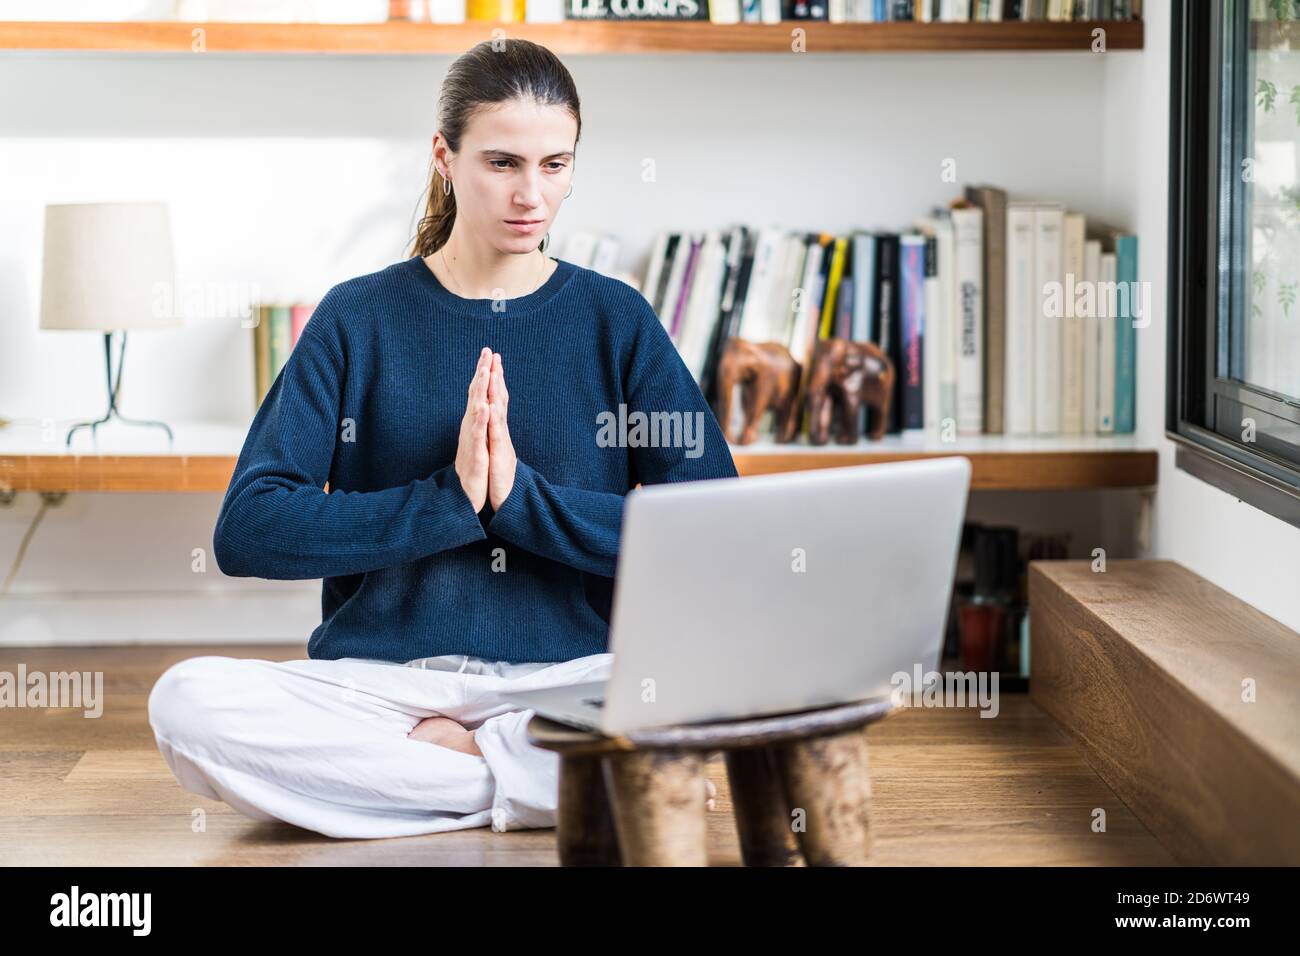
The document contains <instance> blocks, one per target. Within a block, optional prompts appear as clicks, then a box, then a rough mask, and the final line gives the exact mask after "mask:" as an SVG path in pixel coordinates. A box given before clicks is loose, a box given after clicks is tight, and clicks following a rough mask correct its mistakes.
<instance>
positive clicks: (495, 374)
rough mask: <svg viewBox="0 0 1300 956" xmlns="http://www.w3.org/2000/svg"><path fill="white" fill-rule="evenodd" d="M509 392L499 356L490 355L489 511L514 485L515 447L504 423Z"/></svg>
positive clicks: (503, 498) (497, 354)
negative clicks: (490, 505) (490, 506)
mask: <svg viewBox="0 0 1300 956" xmlns="http://www.w3.org/2000/svg"><path fill="white" fill-rule="evenodd" d="M509 400H510V393H509V392H507V391H506V374H505V369H504V367H503V366H502V364H501V353H500V352H493V353H492V371H491V373H490V374H489V375H488V403H489V404H490V405H491V406H492V411H491V414H490V415H488V501H490V502H491V504H492V510H493V511H499V510H500V509H501V504H502V502H504V501H505V500H506V498H508V497H510V489H511V488H513V487H514V485H515V462H516V460H517V459H516V458H515V446H514V444H513V443H512V442H511V441H510V428H509V426H508V425H507V424H506V405H507V403H508V402H509Z"/></svg>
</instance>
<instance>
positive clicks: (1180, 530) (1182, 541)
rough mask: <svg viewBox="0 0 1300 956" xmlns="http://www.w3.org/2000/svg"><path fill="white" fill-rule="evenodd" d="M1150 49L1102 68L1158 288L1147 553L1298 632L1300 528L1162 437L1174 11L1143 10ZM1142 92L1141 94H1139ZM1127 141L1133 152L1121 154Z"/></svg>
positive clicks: (1145, 395)
mask: <svg viewBox="0 0 1300 956" xmlns="http://www.w3.org/2000/svg"><path fill="white" fill-rule="evenodd" d="M1144 10H1145V16H1146V49H1145V51H1144V52H1143V54H1142V56H1141V57H1116V58H1113V59H1111V60H1110V61H1108V64H1107V70H1106V92H1105V99H1106V114H1107V116H1108V118H1109V120H1110V123H1111V124H1112V125H1111V126H1110V128H1109V130H1108V139H1109V141H1110V144H1111V148H1109V149H1108V150H1107V152H1106V187H1105V191H1106V194H1107V196H1108V197H1109V198H1110V199H1111V201H1113V202H1115V203H1116V205H1117V207H1118V208H1128V209H1133V210H1135V219H1136V221H1135V225H1136V226H1137V229H1138V231H1139V240H1138V243H1139V249H1140V252H1139V257H1140V260H1141V264H1140V278H1142V279H1146V280H1149V281H1150V282H1151V284H1152V293H1153V294H1152V303H1153V313H1154V314H1153V318H1152V322H1151V325H1150V327H1149V328H1145V329H1139V330H1138V353H1137V356H1138V431H1139V433H1140V435H1141V437H1142V440H1143V443H1144V444H1148V445H1149V446H1151V447H1155V448H1158V449H1159V452H1160V476H1159V482H1160V483H1159V490H1158V492H1157V494H1156V496H1155V515H1154V521H1153V537H1152V541H1151V548H1150V549H1149V551H1148V552H1147V553H1146V554H1145V555H1144V556H1145V557H1154V558H1167V559H1169V560H1173V561H1177V562H1179V563H1180V564H1183V565H1185V566H1186V567H1188V568H1190V569H1191V570H1193V571H1195V572H1196V573H1197V574H1200V575H1202V576H1204V577H1206V578H1208V579H1209V580H1210V581H1213V582H1214V583H1215V584H1217V585H1219V586H1220V587H1222V588H1224V589H1225V590H1228V591H1231V592H1232V593H1233V594H1235V595H1237V596H1238V597H1240V598H1241V599H1242V600H1244V601H1246V602H1248V603H1250V604H1253V605H1255V606H1256V607H1258V608H1259V609H1260V610H1261V611H1263V612H1264V613H1265V614H1268V615H1270V616H1271V617H1274V618H1276V619H1277V620H1279V621H1281V622H1282V623H1283V624H1285V625H1287V626H1288V627H1290V628H1293V629H1295V630H1298V631H1300V528H1296V527H1294V526H1292V525H1289V524H1287V523H1286V522H1284V521H1279V520H1278V519H1276V518H1273V517H1271V516H1269V515H1267V514H1265V513H1264V512H1262V511H1260V510H1259V509H1257V508H1254V507H1252V506H1251V505H1248V504H1245V503H1243V502H1241V501H1238V500H1237V499H1236V498H1234V497H1233V496H1231V495H1229V494H1227V493H1226V492H1223V491H1220V490H1218V489H1217V488H1214V487H1213V486H1211V485H1208V484H1206V483H1205V482H1203V481H1200V480H1198V479H1196V478H1193V477H1192V476H1191V475H1189V474H1187V473H1186V472H1185V471H1181V470H1179V469H1177V468H1175V467H1174V448H1175V445H1174V443H1173V442H1172V441H1170V440H1169V439H1168V438H1166V437H1165V434H1164V421H1165V380H1166V378H1165V346H1166V332H1167V323H1168V314H1167V302H1168V296H1167V294H1166V293H1167V286H1168V256H1167V240H1168V233H1167V230H1168V226H1169V220H1168V209H1167V206H1168V202H1167V200H1168V189H1169V168H1168V155H1169V54H1170V16H1169V14H1170V7H1169V4H1168V2H1167V0H1166V2H1155V3H1147V4H1145V5H1144ZM1135 91H1140V94H1138V93H1135ZM1120 143H1128V144H1129V148H1128V149H1121V148H1117V147H1118V146H1119V144H1120Z"/></svg>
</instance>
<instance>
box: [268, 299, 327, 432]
mask: <svg viewBox="0 0 1300 956" xmlns="http://www.w3.org/2000/svg"><path fill="white" fill-rule="evenodd" d="M314 311H316V304H315V303H312V304H310V305H304V304H302V303H288V304H286V303H274V304H270V305H257V306H254V307H253V318H254V320H255V324H254V326H253V392H254V398H253V407H254V408H259V407H261V404H262V399H264V398H266V393H267V392H268V391H270V390H271V384H272V383H273V382H274V381H275V378H276V376H277V375H279V374H280V370H281V369H282V368H284V363H285V362H287V361H288V360H289V353H290V352H292V351H293V347H294V346H295V345H297V344H298V338H299V337H300V336H301V335H302V330H303V326H305V325H306V324H307V320H308V319H310V318H311V314H312V313H313V312H314Z"/></svg>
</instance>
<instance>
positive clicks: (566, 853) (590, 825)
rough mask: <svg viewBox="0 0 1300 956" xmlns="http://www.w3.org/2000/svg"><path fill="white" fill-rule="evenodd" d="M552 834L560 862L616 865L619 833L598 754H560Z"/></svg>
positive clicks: (566, 864) (620, 861)
mask: <svg viewBox="0 0 1300 956" xmlns="http://www.w3.org/2000/svg"><path fill="white" fill-rule="evenodd" d="M558 809H559V813H558V818H557V820H556V826H555V836H556V842H557V844H558V850H559V854H560V866H619V865H620V864H621V863H622V859H621V858H620V856H619V852H618V837H617V835H616V834H615V832H614V816H613V812H612V811H611V809H610V805H609V795H608V794H607V793H606V792H605V776H604V773H603V771H602V769H601V758H600V757H580V756H575V757H561V758H560V802H559V808H558Z"/></svg>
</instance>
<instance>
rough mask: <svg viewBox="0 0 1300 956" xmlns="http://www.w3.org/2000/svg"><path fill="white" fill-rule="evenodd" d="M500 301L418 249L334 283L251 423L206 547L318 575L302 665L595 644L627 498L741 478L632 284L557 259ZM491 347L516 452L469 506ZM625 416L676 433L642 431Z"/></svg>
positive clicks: (240, 567) (271, 572) (285, 574)
mask: <svg viewBox="0 0 1300 956" xmlns="http://www.w3.org/2000/svg"><path fill="white" fill-rule="evenodd" d="M497 306H498V308H497V309H495V310H494V308H493V300H492V299H463V298H461V297H459V296H457V295H455V294H453V293H452V292H450V291H449V290H447V289H446V288H444V287H443V286H442V284H441V283H439V281H438V279H437V278H436V277H435V276H434V274H433V272H432V271H431V270H430V269H429V267H428V266H427V265H426V264H425V262H424V260H423V259H421V258H420V257H419V256H412V257H411V258H410V259H407V260H405V261H403V262H397V263H394V264H393V265H390V266H388V267H387V268H385V269H382V270H380V271H378V272H374V273H370V274H368V275H363V276H358V277H356V278H354V279H349V280H347V281H345V282H342V283H339V284H338V285H335V286H334V287H332V288H331V289H330V290H329V291H328V292H327V293H326V294H325V296H324V297H323V298H322V299H321V301H320V304H319V305H318V306H317V307H316V310H315V312H314V313H313V314H312V317H311V320H310V321H309V322H308V323H307V325H306V327H305V328H304V329H303V331H302V335H301V338H300V339H299V340H298V342H297V343H296V344H295V346H294V348H293V351H292V352H291V353H290V355H289V359H288V361H287V362H286V363H285V365H284V368H283V369H281V371H280V373H279V375H277V376H276V379H275V381H274V383H273V384H272V385H271V388H270V391H269V392H268V393H267V395H266V397H265V399H264V400H263V402H262V404H261V407H260V408H259V409H258V411H257V414H256V416H255V417H254V418H253V423H252V426H251V427H250V429H249V432H248V437H247V438H246V440H245V442H244V447H243V450H242V451H241V453H240V455H239V461H238V462H237V464H236V466H235V473H234V476H233V477H232V478H231V481H230V488H229V490H228V491H227V492H226V496H225V499H224V501H223V502H222V505H221V513H220V515H219V516H218V518H217V526H216V531H215V534H214V540H213V549H214V554H215V557H216V561H217V565H218V566H219V567H220V568H221V570H222V571H223V572H224V573H226V574H229V575H236V576H255V577H261V578H279V579H286V580H288V579H304V578H322V579H323V593H322V596H321V617H322V620H321V623H320V626H319V627H317V628H316V629H315V630H314V631H313V632H312V634H311V638H310V640H309V641H308V644H307V653H308V655H309V656H310V657H313V658H326V659H337V658H341V657H368V658H378V659H382V660H392V661H402V662H405V661H409V660H413V659H415V658H419V657H431V656H434V655H440V654H473V655H475V656H478V657H485V658H488V659H491V660H505V661H561V660H569V659H572V658H575V657H581V656H584V655H587V654H595V653H600V652H603V651H607V650H608V649H609V647H608V631H609V616H610V605H611V601H612V597H613V586H614V582H613V578H614V574H615V568H616V560H617V557H618V545H619V534H620V530H621V524H622V517H623V496H624V495H625V494H626V493H627V492H628V491H629V490H630V489H632V488H634V487H635V486H636V485H637V484H638V483H641V484H646V485H651V484H658V483H660V482H667V481H690V480H698V479H708V478H734V477H736V467H735V463H734V462H733V461H732V458H731V453H730V450H729V449H728V447H727V443H726V441H725V439H724V438H723V436H722V432H721V429H720V428H719V427H718V423H717V420H716V419H715V418H714V416H713V413H712V412H711V411H710V409H709V407H708V405H707V404H706V403H705V400H704V397H703V395H701V393H700V389H699V386H698V385H697V384H696V382H695V380H694V378H693V377H692V376H691V374H690V372H689V370H688V369H687V368H686V365H685V364H684V363H683V362H682V359H681V357H680V356H679V355H678V352H677V349H676V347H675V346H674V345H673V343H672V341H671V339H669V337H668V333H667V332H666V330H665V329H664V327H663V325H662V324H661V323H660V321H659V318H658V317H657V316H656V315H655V313H654V310H653V309H651V308H650V305H649V303H648V302H647V301H646V300H645V298H644V297H643V296H642V295H641V294H640V293H639V292H637V291H636V290H635V289H633V288H632V287H631V286H629V285H627V284H626V283H624V282H620V281H619V280H617V279H612V278H609V277H606V276H604V275H601V274H600V273H598V272H595V271H593V270H590V269H584V268H582V267H579V266H575V265H572V264H571V263H567V262H564V261H559V262H558V265H557V268H556V270H555V272H554V273H552V275H551V277H550V278H549V279H548V280H547V281H546V282H545V283H544V284H543V285H542V286H541V288H539V289H537V290H536V291H535V292H532V293H529V294H528V295H525V296H521V297H519V298H515V299H506V300H502V301H500V302H498V303H497ZM485 345H486V346H488V347H490V348H491V349H492V350H493V351H496V352H500V353H501V358H502V364H503V366H504V368H505V377H506V386H507V388H509V390H510V412H509V415H510V419H509V421H510V437H511V440H512V442H513V443H514V448H515V453H516V455H517V457H518V461H519V464H518V468H517V470H516V473H515V483H514V486H513V488H512V489H511V492H510V494H509V496H508V497H507V498H506V500H505V501H504V502H503V503H502V507H501V510H500V511H498V512H493V510H492V506H491V504H485V505H484V507H483V511H482V512H480V513H479V514H475V512H474V506H473V505H472V504H471V503H470V500H469V498H468V496H466V494H465V492H464V490H463V489H462V488H461V485H460V480H459V478H458V477H457V475H456V470H455V466H454V461H455V457H456V445H457V439H458V436H459V433H460V426H461V419H462V418H463V417H464V414H465V404H466V397H467V390H468V388H469V382H470V378H471V376H472V375H473V372H474V368H475V365H476V363H477V361H478V356H479V351H480V349H482V348H483V346H485ZM620 405H625V406H626V407H625V408H623V409H620ZM636 412H642V413H644V415H645V417H646V418H650V419H651V422H652V423H653V422H657V423H658V425H659V426H661V427H662V426H664V425H666V424H667V423H669V422H672V423H673V424H680V425H684V426H686V427H685V428H682V429H681V430H680V431H676V432H674V433H672V434H668V433H666V432H663V431H661V427H652V428H651V429H649V430H648V431H641V432H638V431H637V430H636V429H635V428H634V427H633V426H634V425H635V424H636V421H637V418H638V417H639V416H637V415H635V413H636ZM654 412H661V413H668V417H665V416H662V415H660V416H654V417H653V418H651V413H654ZM674 413H675V414H674ZM697 413H700V414H697ZM674 419H675V421H673V420H674ZM620 420H622V421H623V422H624V423H625V426H624V428H623V429H622V430H620V427H619V422H620ZM611 423H612V427H610V426H611ZM697 425H698V426H700V428H699V431H698V432H697V431H696V430H695V426H697ZM620 433H621V435H622V436H623V439H624V441H623V444H618V443H617V442H618V441H619V440H620ZM610 439H613V443H611V440H610ZM327 480H328V482H329V488H330V490H329V492H328V493H326V492H325V490H324V485H325V483H326V481H327Z"/></svg>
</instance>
